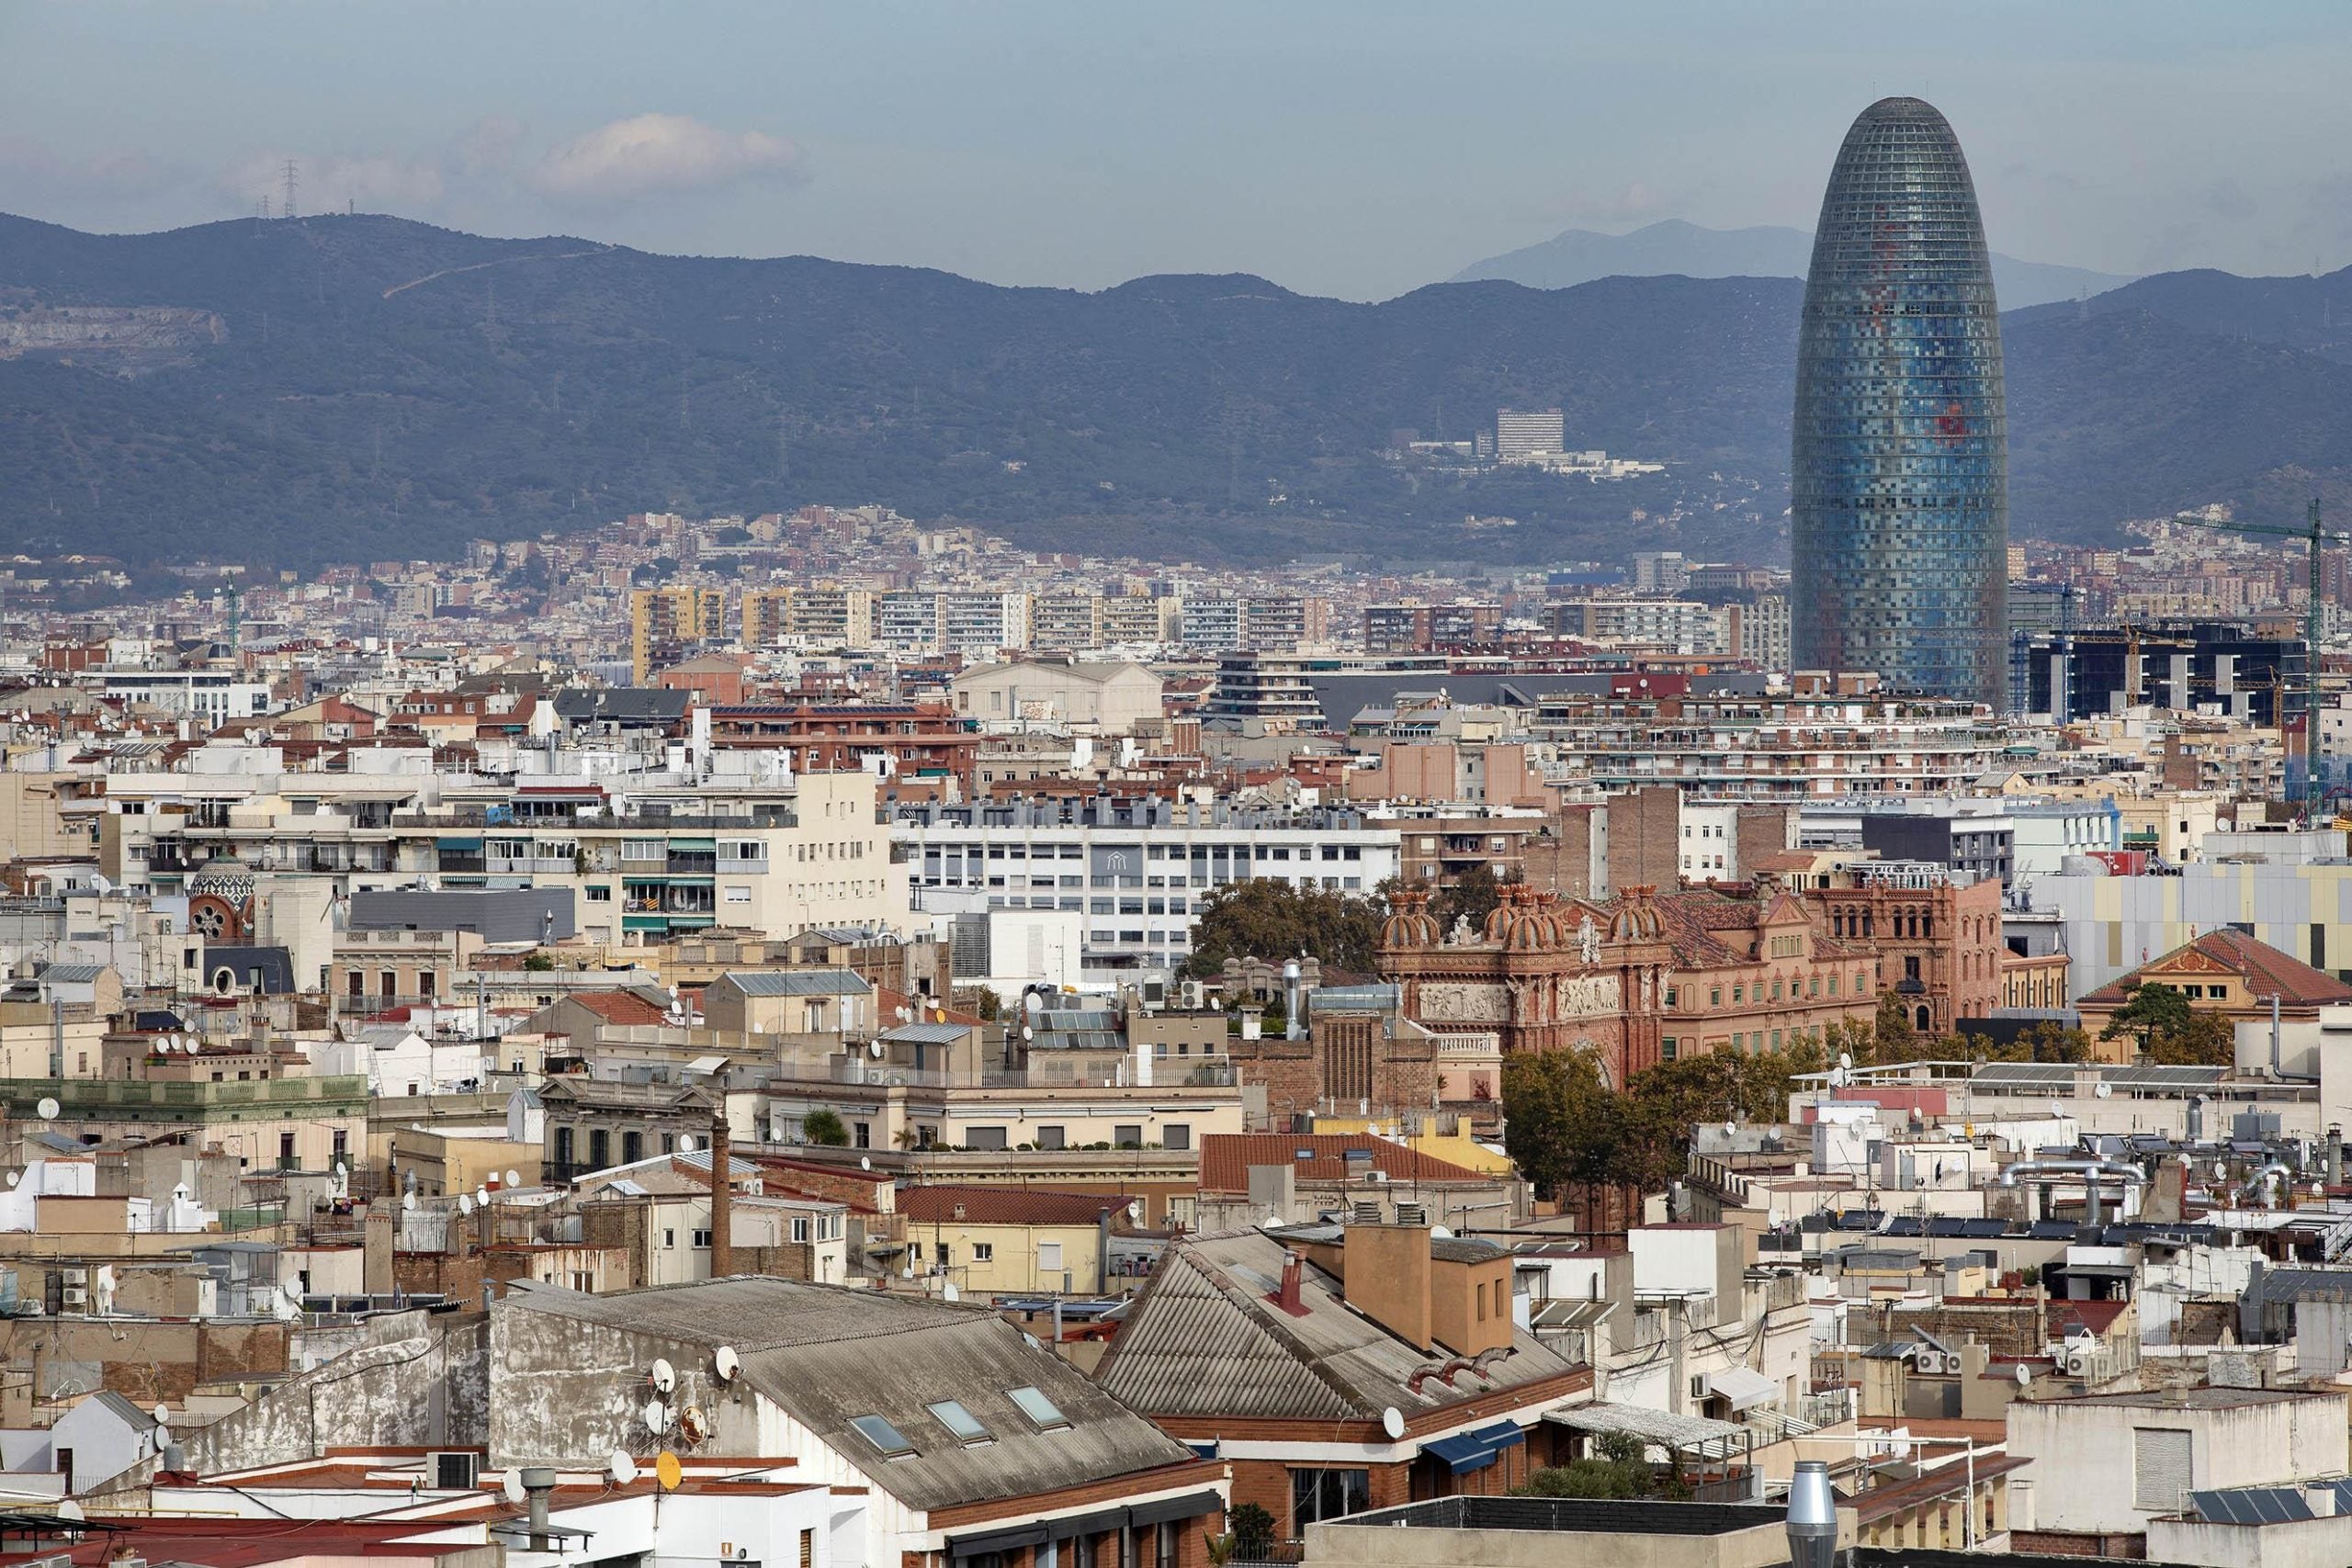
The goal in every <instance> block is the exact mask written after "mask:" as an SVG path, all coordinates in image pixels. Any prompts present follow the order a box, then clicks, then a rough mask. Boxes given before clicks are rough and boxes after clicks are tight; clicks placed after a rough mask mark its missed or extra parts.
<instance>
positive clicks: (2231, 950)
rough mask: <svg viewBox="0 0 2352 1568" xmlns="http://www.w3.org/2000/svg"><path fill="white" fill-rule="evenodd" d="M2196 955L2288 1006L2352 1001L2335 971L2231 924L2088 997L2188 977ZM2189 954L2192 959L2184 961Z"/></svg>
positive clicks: (2100, 998) (2095, 999) (2103, 998)
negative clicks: (2307, 961)
mask: <svg viewBox="0 0 2352 1568" xmlns="http://www.w3.org/2000/svg"><path fill="white" fill-rule="evenodd" d="M2192 954H2193V955H2194V957H2192V956H2191V955H2192ZM2196 958H2203V959H2206V960H2208V961H2210V964H2213V965H2219V966H2220V967H2221V968H2222V969H2225V970H2228V971H2229V972H2230V973H2232V974H2234V975H2238V976H2242V977H2243V978H2244V979H2245V983H2246V985H2247V987H2248V988H2249V989H2251V990H2253V991H2254V992H2255V993H2256V995H2257V996H2262V997H2269V996H2273V995H2275V996H2277V997H2278V999H2279V1001H2280V1002H2281V1003H2283V1004H2284V1005H2286V1006H2288V1007H2319V1006H2322V1005H2334V1004H2337V1003H2342V1002H2352V986H2347V985H2346V984H2345V983H2344V982H2343V981H2341V980H2338V979H2336V978H2335V976H2331V975H2325V974H2322V973H2321V972H2320V971H2319V970H2317V969H2314V968H2312V966H2311V965H2310V964H2305V963H2304V962H2303V961H2302V960H2301V959H2299V958H2294V957H2291V956H2290V955H2289V954H2287V953H2281V952H2279V951H2278V949H2277V948H2275V947H2273V946H2271V945H2270V944H2269V943H2268V942H2263V941H2260V940H2259V939H2257V938H2255V937H2251V936H2248V935H2246V933H2245V932H2244V931H2233V930H2231V929H2230V928H2228V927H2226V926H2225V927H2223V928H2222V929H2221V930H2219V931H2207V932H2206V933H2205V934H2204V935H2203V936H2200V937H2199V938H2198V939H2197V940H2196V941H2194V942H2184V943H2182V944H2181V945H2180V946H2178V947H2176V948H2174V949H2173V950H2172V951H2171V952H2170V953H2165V955H2164V956H2163V957H2161V958H2156V959H2152V960H2151V961H2149V962H2148V963H2146V964H2142V965H2140V967H2139V968H2137V969H2134V970H2132V971H2131V973H2130V974H2129V975H2126V976H2122V978H2120V979H2117V980H2110V981H2109V982H2108V983H2107V984H2106V985H2104V986H2101V987H2099V988H2098V990H2096V991H2093V992H2091V993H2090V994H2089V995H2087V996H2086V997H2084V998H2082V1001H2083V1002H2086V1003H2088V1004H2090V1005H2091V1006H2093V1007H2099V1006H2109V1007H2120V1006H2122V1005H2123V1002H2124V1000H2125V998H2126V995H2127V993H2128V992H2129V991H2130V989H2131V987H2134V986H2137V985H2139V984H2141V983H2142V982H2143V980H2154V981H2157V982H2159V983H2165V976H2166V975H2167V974H2170V973H2178V974H2179V975H2180V976H2181V977H2182V978H2184V979H2188V978H2191V977H2193V976H2194V972H2195V970H2196V969H2197V968H2198V967H2199V965H2197V964H2196V963H2195V959H2196ZM2184 960H2187V961H2188V962H2187V963H2186V964H2184V962H2183V961H2184ZM2077 1005H2078V1006H2079V1005H2081V1004H2079V1003H2078V1004H2077Z"/></svg>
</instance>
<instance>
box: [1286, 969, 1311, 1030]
mask: <svg viewBox="0 0 2352 1568" xmlns="http://www.w3.org/2000/svg"><path fill="white" fill-rule="evenodd" d="M1299 975H1300V970H1299V967H1298V960H1297V959H1295V958H1293V959H1288V960H1286V961H1284V963H1283V1039H1285V1040H1295V1039H1297V1038H1298V1037H1299V1036H1300V1035H1302V1034H1304V1033H1306V1030H1305V1029H1304V1028H1302V1027H1301V1026H1300V1019H1299V1016H1298V1014H1299V994H1298V982H1299Z"/></svg>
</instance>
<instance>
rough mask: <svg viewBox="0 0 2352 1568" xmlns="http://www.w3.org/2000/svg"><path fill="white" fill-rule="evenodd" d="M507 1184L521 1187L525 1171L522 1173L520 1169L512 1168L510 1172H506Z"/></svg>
mask: <svg viewBox="0 0 2352 1568" xmlns="http://www.w3.org/2000/svg"><path fill="white" fill-rule="evenodd" d="M506 1185H507V1186H509V1187H520V1186H522V1185H523V1173H522V1172H521V1171H519V1170H510V1171H508V1172H507V1173H506Z"/></svg>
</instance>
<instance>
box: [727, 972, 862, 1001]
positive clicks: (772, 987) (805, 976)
mask: <svg viewBox="0 0 2352 1568" xmlns="http://www.w3.org/2000/svg"><path fill="white" fill-rule="evenodd" d="M719 979H721V980H723V981H726V982H728V983H729V984H730V985H732V986H733V987H735V988H736V989H737V990H739V991H741V992H742V993H743V994H744V995H745V996H747V997H869V996H872V995H873V994H874V987H872V986H869V985H867V984H866V983H865V976H862V975H860V974H858V973H857V972H856V971H855V970H854V969H730V970H729V971H728V972H727V973H726V974H724V975H721V976H719Z"/></svg>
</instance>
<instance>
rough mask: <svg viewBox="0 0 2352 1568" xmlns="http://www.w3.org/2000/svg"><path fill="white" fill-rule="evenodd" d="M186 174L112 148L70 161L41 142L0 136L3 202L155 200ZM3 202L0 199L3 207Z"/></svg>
mask: <svg viewBox="0 0 2352 1568" xmlns="http://www.w3.org/2000/svg"><path fill="white" fill-rule="evenodd" d="M185 175H186V172H185V171H184V170H181V169H177V168H175V167H174V166H173V165H171V164H168V163H165V162H164V161H163V160H162V159H158V158H153V157H150V156H148V155H147V154H146V153H144V152H131V151H129V150H128V149H123V148H116V149H111V150H108V151H104V152H93V153H91V154H90V155H88V156H87V157H82V158H72V157H67V156H66V155H64V154H63V153H61V152H57V151H56V150H55V149H54V148H52V147H51V146H50V145H49V144H48V143H47V142H44V141H32V140H29V139H27V138H20V137H0V193H12V194H8V195H7V196H6V200H22V199H23V198H25V197H36V196H37V197H42V198H49V197H56V196H60V195H79V196H85V197H100V198H109V197H152V196H160V195H162V194H163V193H164V192H165V191H167V190H169V189H171V188H172V187H173V186H175V184H177V183H178V182H179V181H180V180H181V179H183V178H184V177H185ZM6 200H0V205H5V204H6Z"/></svg>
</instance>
